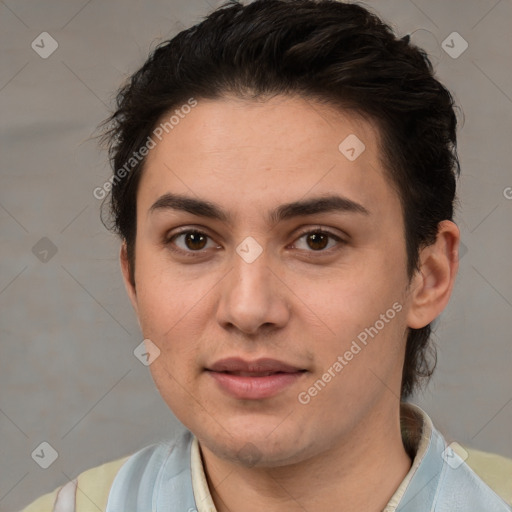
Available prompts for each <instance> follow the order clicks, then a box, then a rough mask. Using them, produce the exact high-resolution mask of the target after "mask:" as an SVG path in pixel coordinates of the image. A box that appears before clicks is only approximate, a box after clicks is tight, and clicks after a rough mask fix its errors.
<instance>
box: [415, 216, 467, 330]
mask: <svg viewBox="0 0 512 512" xmlns="http://www.w3.org/2000/svg"><path fill="white" fill-rule="evenodd" d="M459 241H460V232H459V228H458V227H457V226H456V224H455V223H453V222H451V221H448V220H444V221H442V222H440V223H439V225H438V231H437V238H436V241H435V242H434V243H433V244H432V245H429V246H427V247H424V248H423V249H422V250H421V251H420V268H419V270H418V271H417V272H416V275H415V276H414V277H413V279H412V283H411V288H410V290H411V291H410V293H411V294H412V298H411V302H410V308H409V311H408V315H407V325H408V327H410V328H412V329H420V328H422V327H425V326H426V325H427V324H429V323H430V322H432V321H433V320H434V319H435V318H437V317H438V316H439V315H440V314H441V312H442V311H443V309H444V308H445V307H446V304H447V303H448V300H449V299H450V295H451V293H452V290H453V285H454V283H455V276H456V275H457V270H458V267H459V256H458V252H459V251H458V249H459Z"/></svg>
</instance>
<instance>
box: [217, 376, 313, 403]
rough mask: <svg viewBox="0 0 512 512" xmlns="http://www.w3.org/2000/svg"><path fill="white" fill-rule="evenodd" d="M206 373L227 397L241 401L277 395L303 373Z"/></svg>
mask: <svg viewBox="0 0 512 512" xmlns="http://www.w3.org/2000/svg"><path fill="white" fill-rule="evenodd" d="M208 373H209V374H210V375H211V376H212V377H213V379H215V381H216V382H217V384H219V386H220V387H221V388H222V389H223V391H225V392H227V393H228V394H229V395H231V396H234V397H235V398H238V399H242V400H258V399H261V398H269V397H271V396H274V395H277V394H278V393H280V392H281V391H283V390H284V389H286V388H287V387H288V386H291V385H292V384H293V383H294V382H296V381H297V379H300V377H302V374H303V373H304V372H295V373H275V374H273V375H267V376H265V377H242V376H239V375H233V374H230V373H222V372H213V371H208Z"/></svg>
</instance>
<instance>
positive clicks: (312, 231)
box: [164, 228, 346, 258]
mask: <svg viewBox="0 0 512 512" xmlns="http://www.w3.org/2000/svg"><path fill="white" fill-rule="evenodd" d="M187 234H195V235H204V236H206V237H207V238H208V239H209V240H212V238H211V237H210V236H209V235H207V234H206V233H205V232H204V231H200V230H198V229H184V230H183V231H180V232H178V233H174V234H173V235H171V236H169V237H166V238H165V239H164V245H165V246H166V247H168V248H169V249H170V250H171V251H172V252H175V253H179V254H181V255H184V256H186V257H190V258H197V257H201V256H202V255H203V254H204V251H205V250H204V249H200V250H197V251H192V250H184V249H180V248H176V247H175V246H174V241H175V240H176V239H177V238H178V237H180V236H183V235H187ZM311 234H322V235H327V236H328V237H329V238H331V239H333V240H334V241H335V242H337V244H336V245H335V246H334V247H330V248H328V249H320V250H318V251H315V250H309V251H306V252H308V253H312V254H315V253H317V254H319V255H322V254H323V255H325V254H330V253H331V251H332V250H333V249H334V250H335V249H336V248H339V246H340V245H344V244H346V241H345V240H343V239H342V238H340V237H339V236H338V235H335V234H334V233H331V232H330V231H328V230H325V229H322V228H317V229H310V230H307V231H303V232H301V233H300V234H299V235H298V236H297V238H296V239H295V241H294V242H293V244H295V243H296V242H297V241H298V240H300V239H301V238H304V237H305V236H307V235H311ZM313 257H315V256H313Z"/></svg>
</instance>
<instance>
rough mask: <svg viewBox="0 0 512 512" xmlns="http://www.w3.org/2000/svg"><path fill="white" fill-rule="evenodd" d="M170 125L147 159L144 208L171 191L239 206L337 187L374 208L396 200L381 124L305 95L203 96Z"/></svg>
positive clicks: (242, 208)
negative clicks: (381, 141) (266, 97)
mask: <svg viewBox="0 0 512 512" xmlns="http://www.w3.org/2000/svg"><path fill="white" fill-rule="evenodd" d="M171 115H172V113H169V114H165V115H164V116H163V117H162V119H161V121H160V122H161V123H162V124H161V125H160V126H162V127H164V128H165V126H166V125H165V124H164V123H165V122H166V121H167V120H168V118H170V116H171ZM175 121H176V119H175ZM170 126H171V125H170V124H168V125H167V131H166V130H165V129H164V130H163V133H162V135H161V137H160V138H161V140H156V142H157V143H156V147H155V148H154V149H152V150H151V151H150V153H149V154H148V156H147V159H146V163H145V166H144V171H143V176H142V179H141V182H140V185H139V195H138V197H139V199H138V200H139V203H141V204H142V206H143V208H145V207H146V208H147V207H149V206H150V204H149V202H150V201H154V200H156V199H157V198H158V197H159V196H160V195H162V194H163V193H166V192H178V193H184V194H189V195H195V196H199V197H202V198H212V199H213V198H214V199H215V202H217V203H218V202H220V203H225V204H227V205H229V206H231V207H233V208H238V209H240V211H247V210H248V209H251V208H257V207H260V206H263V205H264V204H265V203H268V204H270V203H277V202H287V201H294V200H297V199H298V198H302V197H304V196H307V194H313V195H319V194H320V195H321V194H326V193H332V192H333V191H336V192H339V193H340V194H342V195H344V196H346V197H349V198H350V199H352V200H354V201H357V202H359V203H362V204H365V205H371V206H372V208H373V209H375V207H377V209H378V204H382V205H383V204H384V203H389V202H395V203H396V202H397V197H395V194H394V191H393V188H392V187H391V186H390V184H389V183H388V178H387V177H386V176H385V174H384V170H383V165H382V162H381V152H380V149H379V133H378V130H377V128H376V127H374V126H373V125H372V124H371V123H370V122H368V121H366V120H363V119H362V118H361V117H359V116H356V115H354V114H351V113H348V112H345V111H341V110H339V109H335V108H333V107H327V106H325V105H321V104H319V103H316V102H314V101H311V100H309V99H308V100H306V99H305V98H301V97H288V96H278V97H274V98H272V99H269V100H266V101H254V100H241V99H237V98H232V97H229V98H223V99H219V100H202V99H199V100H198V102H197V105H196V106H195V107H193V108H192V109H191V110H190V111H189V112H188V113H187V114H183V115H182V116H181V117H180V119H179V122H178V123H176V124H173V125H172V128H170ZM161 131H162V130H161ZM388 206H390V205H389V204H388Z"/></svg>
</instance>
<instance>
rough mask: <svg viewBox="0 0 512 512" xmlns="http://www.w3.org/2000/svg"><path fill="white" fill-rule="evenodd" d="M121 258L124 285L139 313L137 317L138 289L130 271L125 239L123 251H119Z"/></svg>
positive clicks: (122, 246)
mask: <svg viewBox="0 0 512 512" xmlns="http://www.w3.org/2000/svg"><path fill="white" fill-rule="evenodd" d="M119 260H120V263H121V271H122V273H123V281H124V286H125V288H126V292H127V293H128V297H129V298H130V302H131V303H132V306H133V309H134V310H135V313H136V314H137V317H138V316H139V309H138V305H137V291H136V289H135V282H134V281H132V279H131V272H130V268H131V265H130V261H129V259H128V250H127V247H126V242H124V241H123V243H122V245H121V251H120V253H119Z"/></svg>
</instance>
